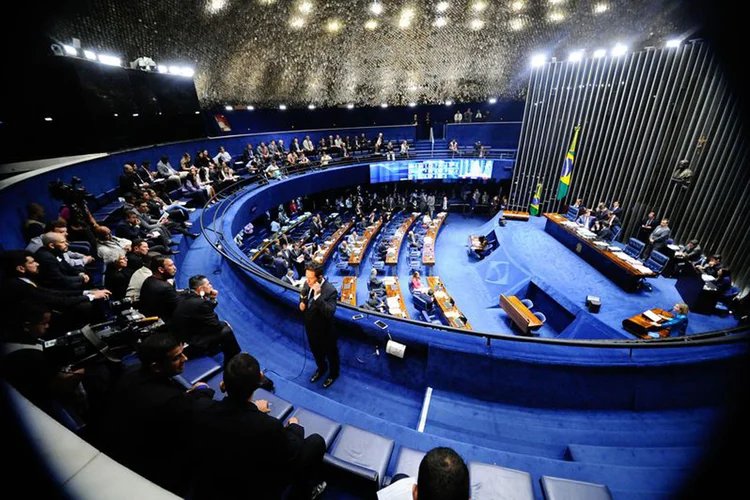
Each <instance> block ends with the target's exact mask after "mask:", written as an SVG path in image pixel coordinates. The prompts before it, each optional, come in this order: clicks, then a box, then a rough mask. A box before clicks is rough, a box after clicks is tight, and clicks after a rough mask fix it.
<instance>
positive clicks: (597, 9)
mask: <svg viewBox="0 0 750 500" xmlns="http://www.w3.org/2000/svg"><path fill="white" fill-rule="evenodd" d="M608 10H609V5H607V4H606V3H604V2H601V3H598V4H596V5H594V13H595V14H601V13H602V12H607V11H608Z"/></svg>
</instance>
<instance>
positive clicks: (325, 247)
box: [313, 220, 354, 265]
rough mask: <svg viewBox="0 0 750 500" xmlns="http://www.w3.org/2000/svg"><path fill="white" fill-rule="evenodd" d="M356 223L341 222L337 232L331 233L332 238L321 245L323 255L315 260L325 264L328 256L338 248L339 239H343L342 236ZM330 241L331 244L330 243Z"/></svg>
mask: <svg viewBox="0 0 750 500" xmlns="http://www.w3.org/2000/svg"><path fill="white" fill-rule="evenodd" d="M353 225H354V221H351V220H350V221H349V222H347V223H345V224H341V226H340V227H339V228H338V229H337V230H336V232H335V233H333V234H332V235H331V238H330V239H329V240H328V241H327V242H326V241H324V242H323V244H322V245H320V251H321V252H322V253H321V256H320V257H316V258H314V259H313V260H314V261H315V262H316V263H318V264H321V265H322V264H324V263H325V262H326V261H327V260H328V257H330V256H331V254H332V253H333V250H334V249H335V248H336V246H337V245H338V244H339V241H341V238H343V237H344V235H345V234H346V233H347V231H349V229H351V227H352V226H353ZM328 242H330V244H329V243H328Z"/></svg>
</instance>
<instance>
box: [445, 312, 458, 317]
mask: <svg viewBox="0 0 750 500" xmlns="http://www.w3.org/2000/svg"><path fill="white" fill-rule="evenodd" d="M458 316H459V314H458V312H456V311H446V312H445V317H446V318H448V319H456V318H458Z"/></svg>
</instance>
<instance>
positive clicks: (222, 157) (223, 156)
mask: <svg viewBox="0 0 750 500" xmlns="http://www.w3.org/2000/svg"><path fill="white" fill-rule="evenodd" d="M219 160H224V161H225V162H227V163H229V162H230V161H232V155H230V154H229V153H227V152H226V151H224V152H223V153H219V154H217V155H216V156H214V163H216V164H217V165H218V164H219Z"/></svg>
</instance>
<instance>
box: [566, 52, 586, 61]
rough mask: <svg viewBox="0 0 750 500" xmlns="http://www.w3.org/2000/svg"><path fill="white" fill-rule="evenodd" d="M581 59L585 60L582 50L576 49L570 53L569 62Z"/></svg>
mask: <svg viewBox="0 0 750 500" xmlns="http://www.w3.org/2000/svg"><path fill="white" fill-rule="evenodd" d="M581 60H583V51H582V50H576V51H575V52H571V53H570V54H569V55H568V62H580V61H581Z"/></svg>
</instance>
